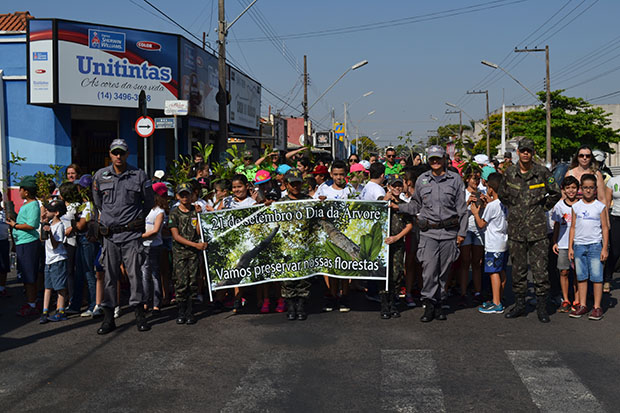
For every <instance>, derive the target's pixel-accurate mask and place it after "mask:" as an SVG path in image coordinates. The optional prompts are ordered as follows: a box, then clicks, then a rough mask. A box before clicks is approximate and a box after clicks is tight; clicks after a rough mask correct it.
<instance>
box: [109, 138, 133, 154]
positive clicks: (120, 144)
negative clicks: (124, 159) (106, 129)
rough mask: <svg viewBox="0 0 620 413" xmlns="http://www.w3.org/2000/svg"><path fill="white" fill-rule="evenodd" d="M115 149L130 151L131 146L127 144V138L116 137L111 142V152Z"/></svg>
mask: <svg viewBox="0 0 620 413" xmlns="http://www.w3.org/2000/svg"><path fill="white" fill-rule="evenodd" d="M114 149H120V150H122V151H124V152H127V151H129V146H127V142H125V139H114V140H113V141H112V143H111V144H110V152H112V151H113V150H114Z"/></svg>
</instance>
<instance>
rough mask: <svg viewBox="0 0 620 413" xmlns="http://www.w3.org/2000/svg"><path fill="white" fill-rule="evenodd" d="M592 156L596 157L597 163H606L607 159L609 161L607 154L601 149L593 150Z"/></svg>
mask: <svg viewBox="0 0 620 413" xmlns="http://www.w3.org/2000/svg"><path fill="white" fill-rule="evenodd" d="M592 155H594V159H596V162H605V159H607V154H606V153H605V152H603V151H601V150H600V149H595V150H593V151H592Z"/></svg>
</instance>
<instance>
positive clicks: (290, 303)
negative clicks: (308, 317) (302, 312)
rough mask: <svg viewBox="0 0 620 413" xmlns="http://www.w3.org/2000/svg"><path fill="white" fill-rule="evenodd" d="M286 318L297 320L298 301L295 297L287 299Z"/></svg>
mask: <svg viewBox="0 0 620 413" xmlns="http://www.w3.org/2000/svg"><path fill="white" fill-rule="evenodd" d="M286 308H287V312H286V319H287V320H288V321H295V320H297V301H296V300H295V299H294V298H287V299H286Z"/></svg>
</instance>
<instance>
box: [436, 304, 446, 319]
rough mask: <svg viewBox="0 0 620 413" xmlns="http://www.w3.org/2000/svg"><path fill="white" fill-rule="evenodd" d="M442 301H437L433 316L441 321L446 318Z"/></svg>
mask: <svg viewBox="0 0 620 413" xmlns="http://www.w3.org/2000/svg"><path fill="white" fill-rule="evenodd" d="M442 304H443V301H442V302H439V303H437V305H436V306H435V318H436V319H437V320H441V321H445V320H447V319H448V317H447V316H446V311H445V310H444V309H443V305H442Z"/></svg>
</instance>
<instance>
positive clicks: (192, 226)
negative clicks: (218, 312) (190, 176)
mask: <svg viewBox="0 0 620 413" xmlns="http://www.w3.org/2000/svg"><path fill="white" fill-rule="evenodd" d="M176 196H177V200H178V201H179V206H178V207H177V208H175V209H173V210H172V212H170V221H169V227H170V232H171V233H172V239H173V241H174V242H173V243H172V257H173V270H174V280H175V282H174V284H175V285H174V288H175V290H176V294H177V295H176V301H177V307H178V310H179V314H178V316H177V321H176V322H177V324H196V318H195V316H194V313H193V310H192V300H193V299H194V297H195V296H196V293H197V292H198V285H197V276H198V257H199V256H200V254H199V252H200V251H204V250H206V249H207V243H206V242H200V229H199V227H198V215H197V213H196V208H195V207H194V205H193V204H192V186H191V185H190V184H189V183H182V184H180V185H179V186H177V190H176Z"/></svg>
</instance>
